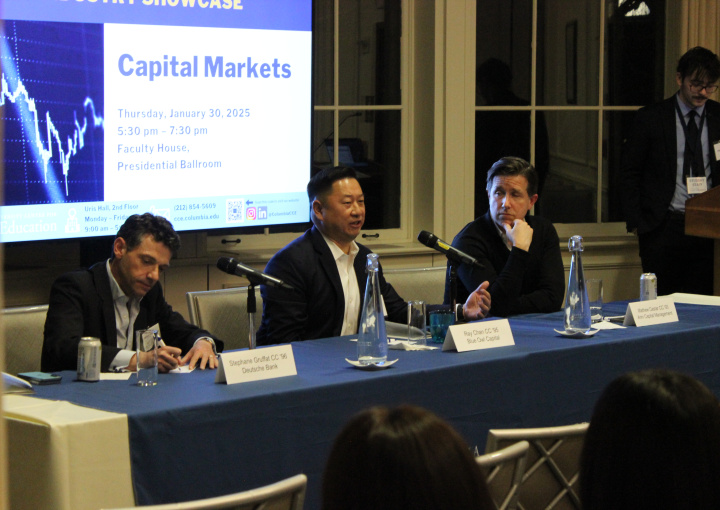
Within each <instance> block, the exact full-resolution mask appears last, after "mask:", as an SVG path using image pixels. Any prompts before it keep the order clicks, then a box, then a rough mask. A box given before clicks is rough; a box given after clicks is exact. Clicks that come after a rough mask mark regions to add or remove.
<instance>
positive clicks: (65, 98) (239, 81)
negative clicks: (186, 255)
mask: <svg viewBox="0 0 720 510" xmlns="http://www.w3.org/2000/svg"><path fill="white" fill-rule="evenodd" d="M0 5H2V7H1V9H2V12H1V14H2V17H3V19H4V25H3V30H2V34H0V45H1V46H0V56H1V58H2V81H1V85H2V91H1V93H0V104H1V105H2V107H3V119H4V121H3V122H4V132H3V146H4V152H3V160H4V161H3V165H4V201H3V205H2V206H0V241H2V242H15V241H31V240H44V239H62V238H79V237H87V236H103V235H113V234H115V233H116V232H117V230H118V228H119V226H120V225H121V224H122V223H123V222H124V221H125V219H126V218H127V217H128V216H129V215H131V214H136V213H143V212H152V213H154V214H159V215H162V216H165V217H166V218H167V219H168V220H170V221H171V223H172V224H173V226H174V227H175V229H176V230H178V231H183V230H210V229H228V228H235V227H250V226H263V225H278V224H286V223H300V222H305V221H308V208H309V204H308V199H307V194H306V192H305V186H306V185H307V181H308V178H309V176H310V160H311V157H310V152H311V141H310V137H311V133H310V123H311V113H312V105H311V60H312V33H311V24H312V16H311V8H312V5H311V0H3V3H2V4H0Z"/></svg>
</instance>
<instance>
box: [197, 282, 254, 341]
mask: <svg viewBox="0 0 720 510" xmlns="http://www.w3.org/2000/svg"><path fill="white" fill-rule="evenodd" d="M247 296H248V288H247V287H234V288H232V289H221V290H205V291H197V292H188V293H187V294H185V298H186V299H187V305H188V312H189V320H190V322H191V323H193V324H195V325H196V326H198V327H200V328H202V329H204V330H206V331H209V332H210V333H212V334H213V335H215V336H216V337H218V338H219V339H220V340H222V341H223V342H225V350H226V351H230V350H233V349H242V348H245V347H247V346H248V343H249V337H250V319H249V317H248V313H247ZM255 302H256V305H257V308H256V310H258V311H259V312H255V314H254V315H253V321H254V323H255V331H256V332H257V330H258V328H259V327H260V318H261V317H262V297H260V289H258V288H257V287H256V288H255Z"/></svg>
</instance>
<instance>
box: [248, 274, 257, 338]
mask: <svg viewBox="0 0 720 510" xmlns="http://www.w3.org/2000/svg"><path fill="white" fill-rule="evenodd" d="M256 311H257V302H256V300H255V283H253V282H250V285H248V295H247V313H248V326H249V327H250V332H249V334H248V349H254V348H255V347H256V346H257V345H256V341H255V312H256Z"/></svg>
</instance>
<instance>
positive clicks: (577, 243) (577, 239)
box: [568, 236, 583, 251]
mask: <svg viewBox="0 0 720 510" xmlns="http://www.w3.org/2000/svg"><path fill="white" fill-rule="evenodd" d="M582 242H583V238H582V236H572V237H571V238H570V240H569V241H568V249H569V250H570V251H583V244H582Z"/></svg>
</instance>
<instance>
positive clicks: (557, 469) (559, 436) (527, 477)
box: [485, 423, 588, 510]
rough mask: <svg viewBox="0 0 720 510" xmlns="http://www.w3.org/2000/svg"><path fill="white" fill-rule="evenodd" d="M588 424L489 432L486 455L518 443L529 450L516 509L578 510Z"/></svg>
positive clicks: (493, 430) (492, 430)
mask: <svg viewBox="0 0 720 510" xmlns="http://www.w3.org/2000/svg"><path fill="white" fill-rule="evenodd" d="M587 427H588V424H587V423H579V424H576V425H566V426H561V427H547V428H534V429H491V430H490V431H488V440H487V444H486V447H485V451H486V452H488V453H489V452H494V451H497V450H500V449H502V448H505V447H506V446H508V445H510V444H513V443H516V442H518V441H523V440H524V441H527V442H528V443H530V448H529V450H528V454H527V464H526V467H525V474H524V475H523V479H522V485H521V488H520V494H519V497H518V500H517V501H518V503H517V508H518V509H519V510H536V509H547V510H550V509H556V510H560V509H579V508H580V498H579V497H578V494H577V483H578V476H579V471H580V452H581V451H582V447H583V441H584V439H585V432H586V431H587Z"/></svg>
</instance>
